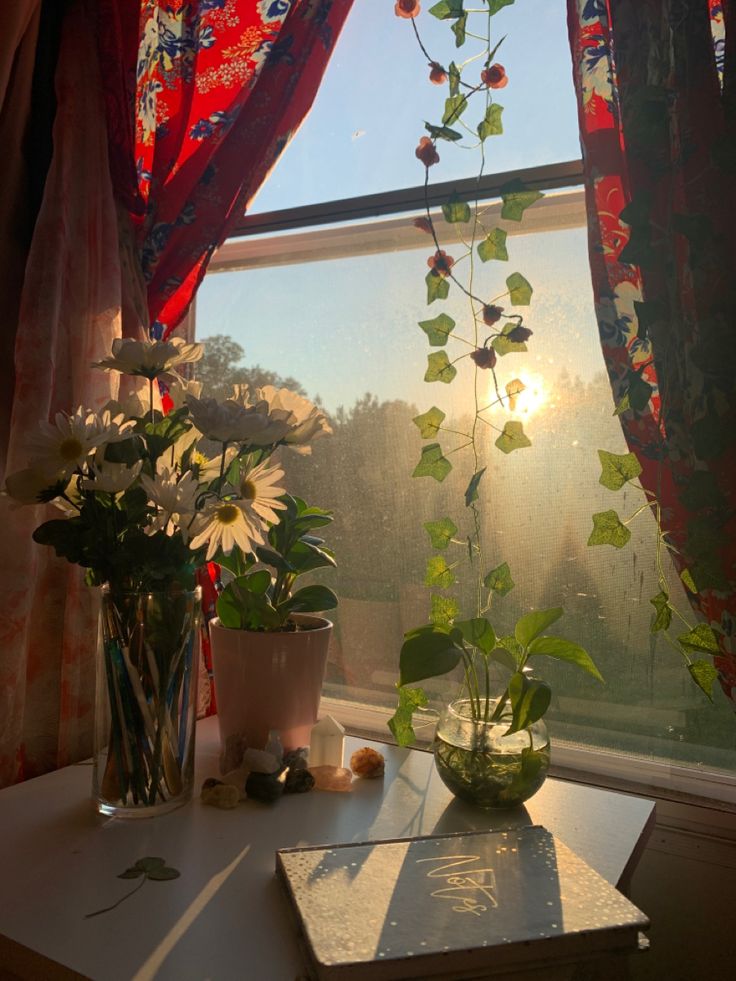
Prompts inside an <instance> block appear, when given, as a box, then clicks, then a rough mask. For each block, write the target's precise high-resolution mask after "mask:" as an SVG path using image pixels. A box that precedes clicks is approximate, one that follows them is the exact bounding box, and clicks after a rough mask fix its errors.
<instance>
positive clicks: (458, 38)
mask: <svg viewBox="0 0 736 981" xmlns="http://www.w3.org/2000/svg"><path fill="white" fill-rule="evenodd" d="M467 26H468V15H467V14H463V15H462V17H458V19H457V20H456V21H455V23H454V24H453V25H452V27H451V28H450V30H451V31H452V33H453V34H454V35H455V47H456V48H461V47H462V46H463V45H464V44H465V31H466V29H467Z"/></svg>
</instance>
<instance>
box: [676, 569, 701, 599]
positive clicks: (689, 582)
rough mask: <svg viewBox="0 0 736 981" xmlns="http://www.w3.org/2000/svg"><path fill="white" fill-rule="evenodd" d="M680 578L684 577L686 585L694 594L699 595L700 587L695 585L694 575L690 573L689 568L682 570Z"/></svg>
mask: <svg viewBox="0 0 736 981" xmlns="http://www.w3.org/2000/svg"><path fill="white" fill-rule="evenodd" d="M680 579H682V582H683V584H684V585H685V587H686V588H687V589H688V590H689V591H690V592H691V593H692V594H693V595H694V596H697V594H698V587H697V586H696V585H695V582H694V580H693V577H692V575H691V574H690V570H689V569H683V570H682V572H681V573H680Z"/></svg>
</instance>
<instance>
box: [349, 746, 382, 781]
mask: <svg viewBox="0 0 736 981" xmlns="http://www.w3.org/2000/svg"><path fill="white" fill-rule="evenodd" d="M385 766H386V761H385V759H384V758H383V754H382V753H379V752H378V750H377V749H371V747H370V746H363V748H362V749H356V750H355V752H354V753H353V755H352V756H351V757H350V769H351V770H352V771H353V773H354V774H355V775H356V776H358V777H366V778H368V779H372V778H374V777H382V776H383V771H384V769H385Z"/></svg>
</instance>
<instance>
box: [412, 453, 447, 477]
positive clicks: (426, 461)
mask: <svg viewBox="0 0 736 981" xmlns="http://www.w3.org/2000/svg"><path fill="white" fill-rule="evenodd" d="M451 470H452V464H451V463H450V461H449V460H447V459H446V458H445V457H444V456H443V455H442V450H441V448H440V444H439V443H430V444H429V446H423V447H422V456H421V459H420V460H419V463H418V464H417V465H416V467H415V468H414V472H413V473H412V477H434V479H435V480H436V481H438V482H439V483H442V481H443V480H444V479H445V477H446V476H447V475H448V473H449V472H450V471H451Z"/></svg>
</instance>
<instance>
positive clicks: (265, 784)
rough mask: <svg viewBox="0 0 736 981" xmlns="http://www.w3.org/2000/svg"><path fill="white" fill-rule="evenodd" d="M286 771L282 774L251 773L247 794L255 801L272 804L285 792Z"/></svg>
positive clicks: (247, 782)
mask: <svg viewBox="0 0 736 981" xmlns="http://www.w3.org/2000/svg"><path fill="white" fill-rule="evenodd" d="M285 783H286V770H282V772H281V773H251V775H250V776H249V777H248V780H247V781H246V784H245V792H246V794H247V795H248V797H250V798H252V799H253V800H259V801H261V802H262V803H264V804H272V803H273V802H274V801H276V800H278V799H279V797H281V795H282V794H283V792H284V785H285Z"/></svg>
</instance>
